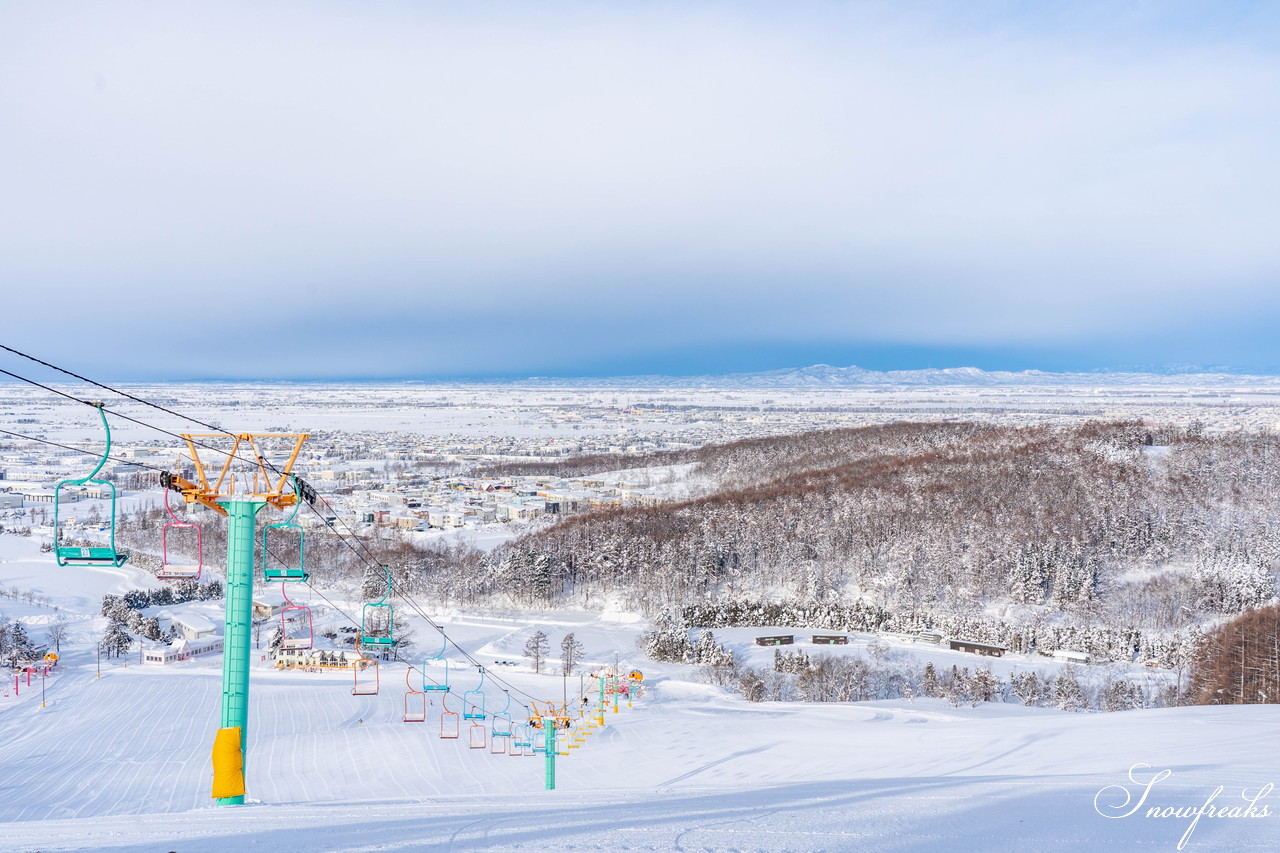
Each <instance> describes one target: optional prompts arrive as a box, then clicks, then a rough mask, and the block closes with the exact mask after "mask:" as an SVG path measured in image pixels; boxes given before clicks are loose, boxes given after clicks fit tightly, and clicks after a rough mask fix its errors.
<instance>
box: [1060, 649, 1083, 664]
mask: <svg viewBox="0 0 1280 853" xmlns="http://www.w3.org/2000/svg"><path fill="white" fill-rule="evenodd" d="M1053 659H1054V660H1057V661H1062V662H1063V663H1078V664H1087V663H1089V653H1088V652H1073V651H1070V650H1069V649H1058V650H1057V651H1055V652H1054V653H1053Z"/></svg>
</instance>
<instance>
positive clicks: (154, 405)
mask: <svg viewBox="0 0 1280 853" xmlns="http://www.w3.org/2000/svg"><path fill="white" fill-rule="evenodd" d="M0 349H3V350H5V351H7V352H11V353H13V354H14V355H17V356H20V357H22V358H25V359H27V360H29V361H33V362H35V363H37V364H41V365H43V366H45V367H48V368H50V369H51V370H56V371H58V372H59V373H63V374H65V375H67V376H70V377H73V378H75V379H79V380H80V381H82V382H87V383H89V384H90V385H93V386H95V387H98V388H101V389H103V390H105V391H110V392H112V393H114V394H118V395H120V396H121V397H125V398H127V399H130V400H133V401H135V402H137V403H141V404H143V405H146V406H150V407H151V408H153V409H157V410H158V411H162V412H165V413H167V414H170V415H172V416H174V417H177V418H179V419H181V420H185V421H189V422H190V423H193V424H196V425H198V426H201V427H204V428H206V429H210V430H213V431H215V432H219V433H222V434H224V435H227V436H231V437H233V438H234V437H235V434H234V433H232V432H229V431H227V430H226V429H224V428H222V427H218V426H214V425H213V424H209V423H206V422H204V421H201V420H198V419H196V418H193V417H191V416H189V415H184V414H181V413H179V412H175V411H174V410H172V409H169V408H167V407H165V406H161V405H159V404H158V403H153V402H151V401H149V400H145V399H143V398H141V397H138V396H136V395H134V394H130V393H128V392H126V391H121V390H120V389H118V388H113V387H112V386H110V385H106V384H104V383H102V382H98V381H96V380H93V379H89V378H88V377H86V376H82V375H80V374H78V373H75V372H73V371H70V370H67V369H66V368H62V367H58V366H57V365H55V364H51V363H49V362H47V361H45V360H43V359H40V358H37V357H35V356H33V355H30V354H28V353H25V352H22V351H20V350H17V349H14V348H13V347H10V346H7V345H5V344H0ZM0 373H2V374H4V375H6V376H10V377H12V378H14V379H17V380H19V381H22V382H26V383H28V384H30V385H34V386H36V387H39V388H42V389H44V390H46V391H49V392H51V393H53V394H57V395H58V396H61V397H65V398H67V399H68V400H72V401H74V402H77V403H81V404H82V405H93V403H91V402H90V401H87V400H81V399H80V398H79V397H76V396H74V395H72V394H69V393H67V392H65V391H60V390H58V389H56V388H52V387H50V386H48V385H45V384H43V383H40V382H37V381H35V380H34V379H28V378H26V377H24V376H19V375H18V374H16V373H12V372H10V371H8V370H4V369H2V368H0ZM102 408H103V409H104V410H105V411H109V412H111V414H113V415H115V416H116V417H118V418H121V419H122V420H126V421H129V422H131V423H134V424H137V425H139V426H142V427H146V428H148V429H152V430H155V431H156V432H160V433H162V434H164V435H168V436H170V437H173V438H179V439H182V440H184V441H186V440H188V439H186V438H184V437H183V436H181V435H179V434H178V433H174V432H171V431H169V430H167V429H165V428H163V427H159V426H156V425H155V424H150V423H147V422H146V421H142V420H138V419H137V418H133V417H130V416H128V415H124V414H122V413H120V412H118V411H115V410H111V409H106V407H105V406H104V407H102ZM0 432H5V431H0ZM5 434H10V435H16V434H14V433H7V432H6V433H5ZM22 437H24V438H29V437H27V436H22ZM32 440H35V441H43V440H42V439H32ZM44 443H46V444H51V445H53V444H54V443H53V442H47V441H45V442H44ZM192 443H194V444H196V445H197V446H199V447H204V448H206V449H208V450H212V451H214V452H215V453H221V454H223V455H224V456H228V457H230V458H233V459H236V460H238V461H240V462H243V463H249V462H250V460H248V459H245V458H244V457H242V456H239V455H236V454H233V453H231V452H230V451H227V450H223V449H221V448H218V447H214V446H212V445H207V444H203V443H201V442H194V441H193V442H192ZM55 446H57V445H55ZM69 449H75V448H69ZM78 452H81V453H86V454H88V453H89V452H88V451H78ZM91 455H96V454H91ZM256 461H258V462H260V463H262V464H265V465H266V466H267V467H269V468H271V469H272V470H274V471H276V472H277V473H278V472H279V468H277V467H276V466H275V465H274V464H272V463H271V462H270V461H269V460H267V459H265V458H264V457H262V456H261V455H256ZM140 467H147V468H149V469H151V470H161V469H156V468H154V467H153V466H140ZM162 473H163V471H162ZM317 497H318V498H319V499H320V500H321V501H322V502H323V503H324V505H325V507H326V508H327V509H329V510H330V511H331V512H332V511H333V507H332V505H331V504H330V503H329V501H328V500H327V499H325V497H324V496H323V495H317ZM308 506H310V507H311V508H312V510H313V511H315V512H317V514H318V513H319V510H317V509H316V508H315V505H314V504H312V503H308ZM335 515H336V513H335ZM337 518H338V521H339V522H341V524H342V525H343V527H345V528H346V529H347V531H348V532H349V533H350V534H351V538H354V539H355V540H356V541H357V542H359V543H360V545H361V547H362V548H364V550H365V552H366V553H367V554H368V555H369V556H370V557H372V556H375V555H374V554H373V551H372V550H371V549H370V548H369V547H368V545H366V544H365V543H364V542H363V540H361V539H360V538H359V537H357V536H356V535H355V532H354V531H352V530H351V528H350V526H349V525H347V523H346V521H345V520H343V519H342V517H341V516H337ZM330 529H332V528H330ZM334 534H335V535H336V536H338V538H339V540H340V541H342V542H343V543H344V544H346V545H347V547H348V548H350V549H351V551H352V552H353V553H355V554H356V555H357V556H360V557H361V559H363V560H365V563H366V564H367V565H369V566H374V565H375V563H374V562H373V561H371V560H369V559H368V558H367V557H364V556H363V555H361V554H360V553H359V551H357V550H356V549H355V547H354V546H353V545H352V544H351V543H350V541H349V540H348V538H347V537H346V536H343V535H342V534H341V533H340V532H338V531H336V530H334ZM378 567H379V568H381V566H380V565H378ZM308 586H311V585H310V584H308ZM312 591H314V592H316V594H317V595H320V597H321V598H323V599H324V600H325V601H328V599H327V598H325V596H324V595H323V594H321V593H320V592H319V591H317V590H315V588H314V587H312ZM395 594H397V595H399V596H400V598H402V599H403V600H404V601H406V602H407V603H408V604H409V606H410V607H411V608H412V609H413V610H414V611H415V612H416V613H417V614H418V615H419V616H420V617H422V618H423V619H424V620H426V622H427V623H428V624H429V625H431V626H432V627H435V628H437V629H439V630H440V631H441V632H442V633H444V629H443V628H442V627H441V626H440V625H439V624H437V623H436V622H435V620H434V619H432V618H431V617H430V616H428V615H427V614H426V612H425V611H424V610H423V609H422V607H421V606H420V605H419V604H418V603H417V602H416V601H414V600H413V598H412V597H411V596H409V595H407V594H406V593H404V592H399V591H397V592H396V593H395ZM330 604H332V602H330ZM335 609H337V608H335ZM339 612H340V613H341V612H342V611H340V610H339ZM342 615H343V616H344V617H345V618H347V619H348V620H349V621H352V622H353V623H354V620H352V619H351V617H350V616H349V615H348V614H346V613H343V614H342ZM446 636H447V635H446ZM454 648H455V649H457V650H458V651H459V652H460V653H461V654H462V656H463V657H465V658H466V659H467V660H469V661H470V662H471V663H472V664H474V665H475V666H477V667H480V668H481V669H482V670H487V669H488V668H487V667H485V666H484V665H483V664H481V663H479V662H478V661H477V660H476V658H475V657H474V656H472V655H471V653H470V652H468V651H467V650H466V649H464V648H462V647H461V646H459V645H457V643H454ZM409 665H410V666H412V664H409ZM489 675H490V676H491V677H492V678H493V680H494V681H495V682H498V683H499V684H506V685H507V687H509V688H510V689H512V690H514V691H515V692H517V693H519V694H521V695H522V696H526V697H528V698H529V699H530V700H533V699H534V697H533V696H532V695H531V694H529V693H527V692H525V691H524V690H521V689H520V688H518V687H515V686H514V685H511V684H509V683H508V682H506V681H505V680H504V679H502V678H500V677H499V676H498V675H497V674H495V673H493V672H492V671H490V672H489ZM521 704H522V705H523V703H521ZM524 707H525V708H526V710H527V709H528V706H524Z"/></svg>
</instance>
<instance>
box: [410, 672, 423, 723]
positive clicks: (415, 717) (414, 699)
mask: <svg viewBox="0 0 1280 853" xmlns="http://www.w3.org/2000/svg"><path fill="white" fill-rule="evenodd" d="M411 671H412V669H405V671H404V683H405V686H406V687H408V688H409V689H408V690H406V691H405V694H404V721H405V722H406V723H425V722H426V721H427V694H426V693H423V692H422V691H421V690H414V689H413V684H412V683H411V682H410V681H409V673H410V672H411Z"/></svg>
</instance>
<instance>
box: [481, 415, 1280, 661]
mask: <svg viewBox="0 0 1280 853" xmlns="http://www.w3.org/2000/svg"><path fill="white" fill-rule="evenodd" d="M1277 449H1278V448H1277V441H1276V439H1275V437H1274V436H1271V435H1249V436H1244V435H1231V436H1223V437H1212V438H1210V437H1203V436H1198V435H1186V434H1181V433H1172V432H1165V433H1159V432H1153V431H1151V430H1148V429H1145V428H1144V427H1142V426H1141V425H1140V424H1137V423H1088V424H1083V425H1078V426H1073V427H1057V428H1051V427H1029V428H1008V427H993V426H981V425H974V424H893V425H887V426H879V427H868V428H864V429H851V430H835V431H826V432H818V433H805V434H802V435H798V436H789V437H783V438H776V439H759V440H753V441H748V442H738V443H735V444H731V445H725V446H723V447H720V448H708V449H705V450H704V451H703V452H702V459H701V461H700V462H699V466H700V469H701V472H702V473H704V474H706V475H710V476H714V477H715V478H717V479H718V480H719V481H720V482H722V483H724V484H725V486H724V488H722V489H721V490H720V491H717V492H715V493H714V494H711V495H709V496H706V497H703V498H700V499H697V500H692V501H688V502H684V503H674V504H668V505H661V506H656V507H645V508H634V509H626V510H618V511H612V512H605V513H598V514H593V515H587V516H580V517H577V518H571V519H568V520H566V521H564V522H562V523H561V524H558V525H556V526H555V527H552V528H549V529H547V530H544V531H542V532H539V533H537V534H534V535H531V536H527V537H525V538H523V539H521V540H519V541H517V542H516V543H513V544H512V545H510V546H508V547H506V548H504V549H502V550H501V551H499V552H497V553H496V554H494V555H492V557H491V560H490V561H489V562H490V563H491V565H489V566H488V569H489V571H490V572H491V573H492V574H493V576H494V579H495V581H497V582H498V584H499V588H501V589H504V590H506V591H507V593H508V594H509V595H511V596H513V597H515V598H517V599H520V600H524V601H528V602H534V601H539V600H542V601H557V600H563V599H566V598H576V599H578V600H581V601H583V602H584V603H587V604H588V605H590V604H591V603H593V602H595V601H599V600H600V597H601V596H606V595H616V596H621V597H624V598H625V599H626V600H628V601H631V602H633V603H635V604H636V605H637V606H639V607H641V608H643V609H645V610H648V611H650V612H654V611H658V610H660V609H664V608H672V607H674V608H680V609H685V610H687V615H688V617H689V619H690V621H691V624H711V623H715V622H717V621H719V622H720V623H723V624H730V623H732V619H731V618H730V617H728V616H725V615H724V614H726V613H731V612H743V613H751V614H754V615H753V616H752V618H759V616H760V614H761V612H762V611H761V607H762V605H764V604H766V603H767V604H770V605H771V606H772V607H774V608H776V607H778V606H783V607H784V608H785V610H786V611H787V612H789V613H791V614H792V615H796V614H800V615H801V616H802V617H803V616H804V614H814V613H818V612H824V613H826V614H828V615H827V616H826V617H822V618H818V619H817V621H816V622H814V624H815V626H816V625H819V624H825V625H826V626H828V627H833V628H834V627H841V626H842V625H843V626H845V627H850V628H854V627H863V626H865V625H866V624H871V625H873V626H875V627H895V626H898V627H903V628H910V627H919V626H922V625H931V624H942V625H944V626H953V627H954V628H955V629H956V630H964V631H966V632H967V633H968V634H970V635H977V636H975V638H977V639H981V638H984V637H986V638H989V639H992V640H995V641H1001V642H1005V643H1008V644H1011V645H1013V646H1015V647H1018V646H1025V645H1028V644H1030V643H1032V642H1034V641H1035V638H1036V637H1037V636H1040V638H1041V640H1042V641H1043V635H1044V634H1046V632H1055V633H1056V634H1057V635H1060V634H1061V632H1062V631H1063V630H1068V631H1069V632H1079V633H1082V634H1089V632H1092V634H1093V635H1097V636H1092V635H1090V636H1083V635H1082V636H1080V637H1079V638H1076V639H1077V643H1076V644H1077V645H1086V646H1092V647H1094V648H1095V650H1097V651H1099V652H1107V653H1109V656H1113V657H1114V656H1117V655H1123V654H1124V652H1125V650H1126V649H1132V650H1133V652H1137V653H1148V652H1149V653H1151V654H1153V655H1154V656H1156V657H1158V658H1163V659H1167V658H1168V657H1169V654H1168V653H1161V650H1160V649H1158V648H1155V647H1154V646H1155V645H1158V644H1157V643H1156V642H1155V640H1154V638H1157V637H1169V636H1172V635H1173V634H1174V632H1177V631H1179V630H1181V629H1186V628H1188V627H1190V626H1193V625H1197V624H1200V623H1202V622H1204V621H1205V619H1206V618H1211V617H1213V616H1214V615H1215V614H1222V613H1236V612H1239V611H1241V610H1242V609H1244V608H1246V607H1248V606H1251V605H1255V604H1258V603H1261V602H1264V601H1266V600H1268V599H1269V598H1271V596H1272V594H1273V592H1274V574H1273V568H1274V562H1275V560H1276V557H1277V555H1278V553H1280V549H1278V548H1277V544H1276V541H1275V537H1274V535H1273V533H1272V525H1273V523H1274V520H1275V517H1276V509H1277V499H1276V497H1277V489H1276V486H1277V480H1278V479H1280V468H1277V465H1276V460H1277V459H1278V458H1280V457H1278V456H1277ZM766 609H767V608H766ZM718 614H719V615H718ZM1064 616H1065V618H1064ZM744 618H746V617H745V616H744ZM806 618H807V617H806ZM811 621H812V620H811ZM833 622H834V623H837V624H831V623H833ZM1055 639H1056V641H1058V642H1063V641H1064V640H1063V639H1062V637H1061V636H1057V637H1056V638H1055ZM1144 646H1152V648H1143V647H1144Z"/></svg>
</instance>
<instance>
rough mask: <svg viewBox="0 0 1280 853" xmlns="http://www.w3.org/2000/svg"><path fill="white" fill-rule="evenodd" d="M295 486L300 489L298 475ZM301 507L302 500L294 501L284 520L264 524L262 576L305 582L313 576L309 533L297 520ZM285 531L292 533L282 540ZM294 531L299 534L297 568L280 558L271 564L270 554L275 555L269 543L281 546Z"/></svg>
mask: <svg viewBox="0 0 1280 853" xmlns="http://www.w3.org/2000/svg"><path fill="white" fill-rule="evenodd" d="M293 488H294V491H295V492H296V491H297V490H298V478H297V477H294V478H293ZM300 509H302V501H301V500H299V501H297V502H296V503H294V505H293V513H292V514H291V515H290V516H289V517H288V518H286V519H285V520H284V521H281V522H279V523H277V524H264V525H263V526H262V577H263V578H264V579H265V580H267V581H293V582H301V583H305V582H306V581H307V580H308V579H309V578H310V577H311V575H310V574H309V573H308V572H307V569H306V541H307V535H306V533H305V532H303V530H302V526H301V525H299V524H298V523H297V522H296V521H295V519H296V518H297V517H298V510H300ZM273 531H274V532H273ZM284 531H290V534H288V539H285V540H282V539H281V536H282V534H283V532H284ZM292 531H297V534H298V566H297V568H294V567H292V566H286V565H285V564H284V561H283V560H280V559H278V558H277V559H276V562H275V564H271V561H270V556H269V555H271V556H274V555H273V554H272V551H271V549H270V548H269V547H268V544H269V543H274V544H275V546H276V547H277V548H279V547H281V546H282V544H283V542H287V541H290V540H291V539H292Z"/></svg>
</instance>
